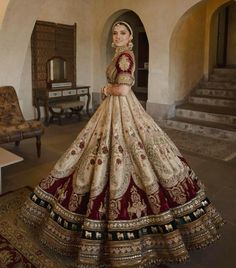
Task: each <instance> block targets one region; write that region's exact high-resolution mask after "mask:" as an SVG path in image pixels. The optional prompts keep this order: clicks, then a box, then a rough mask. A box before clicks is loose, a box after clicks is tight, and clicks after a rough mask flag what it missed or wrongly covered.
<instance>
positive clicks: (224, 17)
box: [216, 1, 236, 68]
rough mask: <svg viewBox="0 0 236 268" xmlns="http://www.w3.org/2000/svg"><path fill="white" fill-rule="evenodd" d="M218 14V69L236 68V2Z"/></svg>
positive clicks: (221, 9) (223, 8) (222, 8)
mask: <svg viewBox="0 0 236 268" xmlns="http://www.w3.org/2000/svg"><path fill="white" fill-rule="evenodd" d="M217 13H218V14H217V18H218V21H217V29H218V30H217V50H216V67H234V68H236V49H235V47H236V2H235V1H232V2H229V4H227V5H226V6H223V7H221V8H220V9H219V10H218V12H217Z"/></svg>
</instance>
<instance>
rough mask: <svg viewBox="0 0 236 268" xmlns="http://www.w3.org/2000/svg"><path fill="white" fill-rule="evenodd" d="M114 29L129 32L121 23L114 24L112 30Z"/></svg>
mask: <svg viewBox="0 0 236 268" xmlns="http://www.w3.org/2000/svg"><path fill="white" fill-rule="evenodd" d="M114 31H126V32H129V30H128V29H127V27H126V26H125V25H122V24H117V25H116V26H114V28H113V32H114Z"/></svg>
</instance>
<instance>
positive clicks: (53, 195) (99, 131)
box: [22, 49, 223, 268]
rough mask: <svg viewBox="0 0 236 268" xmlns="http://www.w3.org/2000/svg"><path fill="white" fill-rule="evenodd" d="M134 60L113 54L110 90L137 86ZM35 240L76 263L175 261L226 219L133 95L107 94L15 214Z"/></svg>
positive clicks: (123, 52) (146, 264)
mask: <svg viewBox="0 0 236 268" xmlns="http://www.w3.org/2000/svg"><path fill="white" fill-rule="evenodd" d="M134 69H135V64H134V55H133V52H132V51H131V50H128V49H120V50H119V51H117V52H116V54H115V56H114V58H113V60H112V62H111V64H110V66H109V67H108V69H107V79H108V83H110V84H127V85H130V86H132V85H133V83H134V78H133V73H134ZM22 218H23V219H24V221H25V222H27V223H29V224H31V225H32V226H34V227H35V228H38V232H39V239H40V240H41V241H42V242H43V243H44V244H46V245H47V246H48V247H50V248H52V249H54V250H55V251H57V252H59V253H60V254H66V255H76V256H77V257H78V267H81V268H82V267H89V268H92V267H109V268H115V267H125V268H128V267H150V265H151V264H158V263H165V262H181V261H184V260H186V259H187V258H188V250H190V249H194V248H201V247H204V246H206V245H208V244H210V243H211V242H213V241H214V240H216V239H217V238H218V237H219V235H218V233H217V229H218V227H219V226H220V225H222V224H223V220H222V218H221V216H220V215H219V213H218V212H217V211H216V210H215V208H214V207H213V205H212V204H211V203H210V201H209V200H208V199H207V197H206V194H205V191H204V187H203V185H202V184H201V182H200V181H199V180H198V178H197V177H196V175H195V174H194V172H193V171H192V170H191V168H190V167H189V166H188V164H187V162H186V161H185V159H184V158H183V156H182V155H181V153H180V152H179V150H178V149H177V148H176V146H175V145H174V144H173V142H172V141H171V140H170V139H169V137H168V136H167V135H166V134H165V133H164V132H163V131H162V130H161V129H160V128H159V127H158V125H157V124H156V123H155V122H154V120H153V119H152V118H151V117H150V116H149V115H148V114H147V113H146V112H145V110H144V109H143V108H142V106H141V105H140V103H139V101H138V100H137V99H136V97H135V95H134V93H133V92H132V90H130V92H129V93H128V94H127V95H126V96H108V97H106V99H105V100H104V101H103V102H102V104H101V105H100V107H99V108H98V110H97V111H96V112H95V114H94V115H93V117H92V118H91V119H90V121H89V122H88V123H87V125H86V126H85V128H84V129H83V130H82V131H81V132H80V133H79V135H78V136H77V138H76V139H75V141H74V142H73V143H72V144H71V146H70V147H69V149H68V150H67V151H66V152H65V153H64V154H63V155H62V157H61V158H60V159H59V160H58V162H57V163H56V164H55V166H54V168H53V169H52V171H51V172H50V174H49V175H48V176H47V177H46V178H45V179H43V180H42V181H41V183H40V184H39V185H38V186H37V187H36V188H35V189H34V192H33V193H32V194H31V196H30V198H29V200H27V202H26V203H25V205H24V207H23V208H22Z"/></svg>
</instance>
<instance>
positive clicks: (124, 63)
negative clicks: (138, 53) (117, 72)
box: [118, 54, 131, 71]
mask: <svg viewBox="0 0 236 268" xmlns="http://www.w3.org/2000/svg"><path fill="white" fill-rule="evenodd" d="M118 65H119V68H120V69H121V71H128V70H129V69H130V66H131V62H130V59H129V58H128V56H126V55H125V54H123V55H122V56H121V57H120V59H119V62H118Z"/></svg>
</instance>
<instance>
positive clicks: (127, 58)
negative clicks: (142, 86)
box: [106, 47, 135, 86]
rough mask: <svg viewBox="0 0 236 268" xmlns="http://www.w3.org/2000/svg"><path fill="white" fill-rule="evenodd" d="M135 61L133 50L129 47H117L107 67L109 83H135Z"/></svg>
mask: <svg viewBox="0 0 236 268" xmlns="http://www.w3.org/2000/svg"><path fill="white" fill-rule="evenodd" d="M134 70H135V61H134V54H133V51H131V50H130V49H128V48H127V47H120V48H117V49H116V53H115V55H114V57H113V59H112V61H111V63H110V65H109V66H108V67H107V71H106V76H107V82H108V83H109V84H124V85H128V86H132V85H133V84H134Z"/></svg>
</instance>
